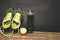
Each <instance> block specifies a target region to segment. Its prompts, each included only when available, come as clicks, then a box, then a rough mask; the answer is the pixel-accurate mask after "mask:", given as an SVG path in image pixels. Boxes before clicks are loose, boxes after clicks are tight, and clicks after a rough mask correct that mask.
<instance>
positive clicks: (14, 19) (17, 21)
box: [2, 8, 22, 33]
mask: <svg viewBox="0 0 60 40" xmlns="http://www.w3.org/2000/svg"><path fill="white" fill-rule="evenodd" d="M21 17H22V9H21V8H17V9H16V10H15V11H14V8H9V9H8V10H7V11H6V16H5V17H4V19H3V21H2V28H3V32H4V31H5V30H7V29H8V30H10V29H12V33H13V30H16V29H18V32H19V28H20V26H21ZM4 29H5V30H4Z"/></svg>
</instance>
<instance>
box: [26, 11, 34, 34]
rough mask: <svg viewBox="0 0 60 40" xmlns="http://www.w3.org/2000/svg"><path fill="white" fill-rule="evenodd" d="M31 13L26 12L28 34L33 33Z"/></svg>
mask: <svg viewBox="0 0 60 40" xmlns="http://www.w3.org/2000/svg"><path fill="white" fill-rule="evenodd" d="M33 18H34V15H33V12H32V11H31V10H28V12H27V30H28V33H32V32H33Z"/></svg>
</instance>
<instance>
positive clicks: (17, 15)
mask: <svg viewBox="0 0 60 40" xmlns="http://www.w3.org/2000/svg"><path fill="white" fill-rule="evenodd" d="M21 17H22V9H21V8H17V10H16V13H15V15H14V17H13V19H12V29H13V30H16V29H18V33H19V28H20V26H21Z"/></svg>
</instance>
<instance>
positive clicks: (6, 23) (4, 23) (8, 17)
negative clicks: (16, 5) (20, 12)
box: [2, 8, 13, 29]
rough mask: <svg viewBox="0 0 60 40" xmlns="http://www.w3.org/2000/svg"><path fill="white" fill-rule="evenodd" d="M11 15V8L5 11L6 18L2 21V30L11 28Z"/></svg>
mask: <svg viewBox="0 0 60 40" xmlns="http://www.w3.org/2000/svg"><path fill="white" fill-rule="evenodd" d="M12 14H13V8H9V9H8V10H7V11H6V16H5V17H4V19H3V21H2V28H3V29H9V28H10V27H11V21H12Z"/></svg>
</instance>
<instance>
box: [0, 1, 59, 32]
mask: <svg viewBox="0 0 60 40" xmlns="http://www.w3.org/2000/svg"><path fill="white" fill-rule="evenodd" d="M11 6H14V8H17V7H19V6H22V8H23V16H24V23H23V25H24V26H25V27H26V24H27V10H28V9H29V8H30V9H32V10H33V13H34V16H35V20H34V21H35V22H34V25H35V27H34V30H36V31H54V32H55V31H56V32H59V31H60V3H59V0H0V24H2V20H3V18H4V16H5V12H6V10H7V9H8V8H9V7H11ZM0 26H1V25H0Z"/></svg>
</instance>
